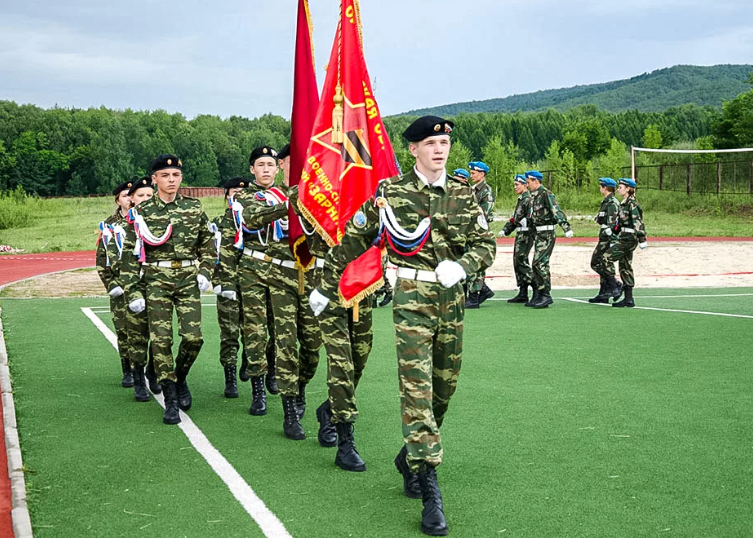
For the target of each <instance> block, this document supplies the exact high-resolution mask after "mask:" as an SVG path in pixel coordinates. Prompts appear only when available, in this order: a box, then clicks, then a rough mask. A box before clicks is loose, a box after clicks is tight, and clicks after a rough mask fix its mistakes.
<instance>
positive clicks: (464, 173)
mask: <svg viewBox="0 0 753 538" xmlns="http://www.w3.org/2000/svg"><path fill="white" fill-rule="evenodd" d="M452 175H453V176H460V177H464V178H465V179H468V178H469V177H471V175H470V174H469V173H468V170H466V169H465V168H456V169H455V170H453V171H452Z"/></svg>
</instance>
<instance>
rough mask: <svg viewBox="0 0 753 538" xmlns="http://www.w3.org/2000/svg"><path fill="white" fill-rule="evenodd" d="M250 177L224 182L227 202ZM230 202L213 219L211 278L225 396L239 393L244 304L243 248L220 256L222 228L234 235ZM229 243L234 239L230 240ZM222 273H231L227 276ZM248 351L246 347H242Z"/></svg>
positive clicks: (243, 186) (235, 178) (245, 185)
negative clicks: (240, 272)
mask: <svg viewBox="0 0 753 538" xmlns="http://www.w3.org/2000/svg"><path fill="white" fill-rule="evenodd" d="M249 183H250V181H249V180H248V179H246V178H242V177H234V178H232V179H229V180H227V181H226V182H225V183H224V184H223V188H224V189H225V202H228V201H229V200H230V199H231V198H232V197H234V196H235V195H236V194H238V193H239V192H241V191H242V190H243V189H245V188H246V187H248V185H249ZM230 203H231V202H229V203H228V205H227V208H226V209H225V213H224V214H222V215H220V216H219V217H217V218H215V219H214V221H213V222H212V224H213V229H214V234H215V247H216V250H217V264H216V265H215V269H214V274H213V275H212V281H213V282H215V283H216V284H217V285H216V286H215V288H214V291H215V294H216V295H217V323H218V324H219V326H220V364H221V365H222V369H223V370H224V372H225V391H224V395H225V398H237V397H238V380H237V377H236V375H237V364H238V350H239V348H240V346H239V345H238V337H239V335H240V321H241V319H242V311H243V304H242V298H241V295H240V290H239V288H238V285H237V282H238V274H237V273H238V262H239V260H240V257H241V251H240V250H238V249H237V248H232V244H230V245H229V247H230V248H229V249H228V253H227V255H226V256H221V252H222V236H223V232H224V231H227V232H229V234H226V235H229V236H230V237H233V238H234V236H235V224H234V223H233V210H232V208H231V207H230ZM226 243H231V242H230V241H227V242H226ZM223 273H228V275H227V277H226V276H225V275H224V274H223ZM220 282H226V283H233V282H234V283H235V286H234V287H233V286H232V285H231V284H228V289H222V285H221V284H220ZM243 355H244V356H245V355H246V349H245V347H244V349H243Z"/></svg>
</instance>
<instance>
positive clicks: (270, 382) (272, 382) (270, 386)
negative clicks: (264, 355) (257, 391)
mask: <svg viewBox="0 0 753 538" xmlns="http://www.w3.org/2000/svg"><path fill="white" fill-rule="evenodd" d="M264 381H265V383H266V385H267V391H268V392H269V393H270V394H279V393H280V389H278V388H277V378H276V377H275V366H274V363H272V364H268V365H267V375H266V377H265V379H264Z"/></svg>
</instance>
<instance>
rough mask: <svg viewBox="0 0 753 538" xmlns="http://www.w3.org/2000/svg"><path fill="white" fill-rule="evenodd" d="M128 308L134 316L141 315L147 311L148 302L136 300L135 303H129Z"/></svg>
mask: <svg viewBox="0 0 753 538" xmlns="http://www.w3.org/2000/svg"><path fill="white" fill-rule="evenodd" d="M128 308H129V309H130V310H131V312H133V313H134V314H141V313H142V312H143V311H144V310H146V301H145V300H144V299H134V300H133V301H131V302H130V303H128Z"/></svg>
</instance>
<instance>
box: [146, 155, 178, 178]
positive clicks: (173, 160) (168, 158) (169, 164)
mask: <svg viewBox="0 0 753 538" xmlns="http://www.w3.org/2000/svg"><path fill="white" fill-rule="evenodd" d="M167 168H177V169H178V170H181V169H182V168H183V162H182V161H181V160H180V159H178V157H176V156H175V155H169V154H166V155H160V156H159V157H157V158H156V159H154V161H153V162H152V174H153V173H155V172H159V171H160V170H165V169H167Z"/></svg>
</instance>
